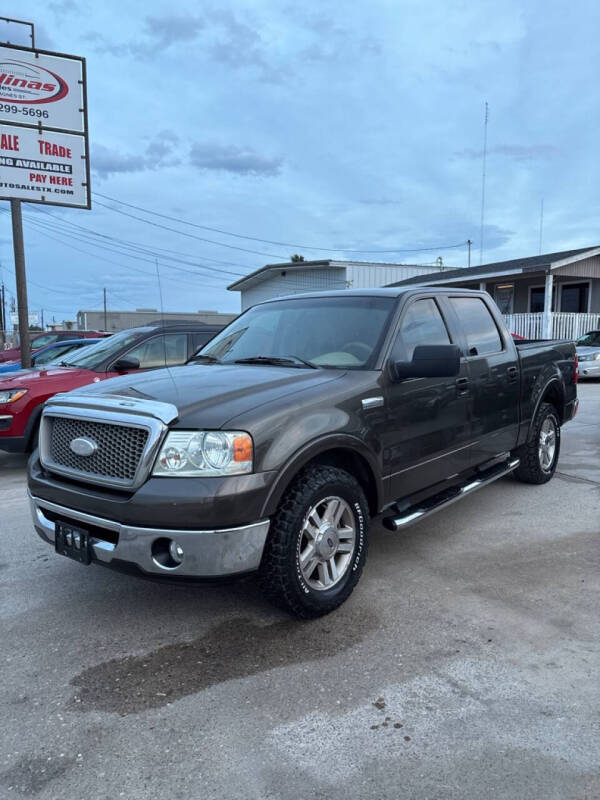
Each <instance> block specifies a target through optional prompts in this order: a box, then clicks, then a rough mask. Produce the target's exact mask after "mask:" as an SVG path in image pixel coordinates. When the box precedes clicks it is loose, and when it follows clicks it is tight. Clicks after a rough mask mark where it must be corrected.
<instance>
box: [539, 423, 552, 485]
mask: <svg viewBox="0 0 600 800" xmlns="http://www.w3.org/2000/svg"><path fill="white" fill-rule="evenodd" d="M555 453H556V425H555V424H554V421H553V420H552V419H551V418H550V417H547V418H546V419H545V420H544V424H543V425H542V427H541V429H540V439H539V443H538V458H539V460H540V467H541V468H542V469H543V470H544V472H548V470H549V469H550V467H551V466H552V462H553V461H554V454H555Z"/></svg>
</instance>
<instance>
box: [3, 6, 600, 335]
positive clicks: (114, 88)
mask: <svg viewBox="0 0 600 800" xmlns="http://www.w3.org/2000/svg"><path fill="white" fill-rule="evenodd" d="M3 13H5V14H7V15H9V16H12V17H19V18H23V19H28V20H30V21H33V22H34V23H35V24H36V27H37V44H38V46H39V47H42V48H46V49H51V50H53V49H55V50H58V51H62V52H66V53H74V54H76V55H83V56H85V57H86V58H87V67H88V100H89V125H90V138H91V145H90V149H91V161H92V189H93V191H94V192H96V193H100V194H102V195H106V196H108V197H111V198H115V199H117V200H119V201H122V202H124V203H129V204H132V205H134V206H139V207H140V208H144V209H148V210H150V211H155V212H159V213H161V214H164V215H167V216H170V217H174V218H176V219H178V220H181V221H184V220H185V221H187V222H193V223H195V224H196V225H203V226H208V227H212V228H219V229H221V230H226V231H231V232H234V233H239V234H243V235H245V236H253V237H257V238H259V239H267V240H272V241H277V242H285V243H290V245H293V246H288V245H287V244H286V245H283V246H282V245H275V244H265V243H261V242H258V241H251V240H245V239H236V238H233V237H230V236H225V235H223V234H219V233H211V232H209V231H206V230H202V229H200V228H193V227H188V226H186V225H184V224H181V222H173V221H170V220H167V219H164V218H159V217H152V216H149V215H148V214H145V213H141V212H139V211H137V210H135V209H132V208H127V207H124V206H117V207H118V208H120V210H121V211H124V212H127V213H128V214H131V215H134V216H138V217H143V218H144V219H146V220H149V221H151V222H154V223H157V224H160V225H164V226H167V227H171V228H176V229H178V230H181V231H182V232H184V233H186V234H188V235H187V236H186V235H183V234H181V235H180V234H177V233H173V232H171V231H168V230H164V229H161V228H158V227H154V226H153V225H150V224H147V223H144V222H142V221H139V220H137V219H132V218H131V217H126V216H124V215H123V214H119V213H116V212H115V211H113V210H111V208H105V207H102V206H100V205H99V202H102V203H105V204H106V205H108V206H115V204H114V203H112V201H107V200H105V199H103V198H101V197H99V196H98V195H96V196H95V201H99V202H94V208H93V210H92V211H82V210H63V209H60V208H53V209H45V210H44V211H39V210H38V206H35V205H34V204H24V220H25V223H24V224H25V240H26V257H27V267H28V274H29V277H30V285H29V296H30V309H31V310H36V309H38V308H41V307H44V308H45V309H46V319H48V317H49V316H52V314H54V315H55V316H56V318H57V319H62V318H64V317H73V316H74V314H75V312H76V311H77V310H78V309H80V308H88V309H91V308H100V307H101V302H102V287H103V286H106V287H107V289H108V301H109V308H120V309H126V308H134V307H155V308H156V307H159V305H160V294H159V289H158V286H157V280H156V276H155V266H154V263H153V257H152V256H151V255H148V254H141V253H140V252H139V251H137V252H136V255H137V259H136V260H134V259H132V258H130V257H127V256H126V255H124V254H123V252H109V251H108V250H100V249H97V248H95V247H93V246H92V245H91V244H89V243H87V242H86V243H84V242H82V241H80V240H79V239H75V238H73V237H74V236H82V235H84V232H82V231H81V230H78V229H76V228H74V227H72V224H74V225H80V226H85V227H87V228H89V229H91V230H93V231H96V232H98V233H102V234H106V235H108V236H112V237H118V238H120V239H126V240H128V241H130V242H136V243H140V244H142V245H143V246H144V247H146V248H149V249H151V250H154V251H156V252H158V251H159V248H160V249H161V252H162V251H168V252H171V253H175V252H176V253H177V256H176V257H177V258H181V259H182V260H187V261H188V262H190V261H191V262H194V263H193V265H190V264H189V263H188V264H187V265H184V264H181V263H179V267H180V268H182V269H185V270H188V271H185V272H184V271H177V270H174V269H171V268H169V267H167V266H166V264H163V263H162V261H161V262H160V267H159V271H160V276H161V283H162V294H163V304H164V309H165V310H169V311H175V310H181V311H192V310H197V309H199V308H216V309H219V310H221V311H237V310H238V309H239V295H238V294H237V293H232V292H228V291H227V290H226V286H227V284H228V283H230V282H231V281H233V280H235V279H236V278H237V277H238V276H240V275H242V274H246V273H247V272H250V271H252V270H253V269H256V268H257V267H259V266H262V265H263V264H265V263H269V262H275V261H280V260H287V258H288V257H289V256H290V255H291V254H292V253H294V252H301V253H303V254H304V255H305V257H306V258H309V257H312V258H315V257H324V256H335V257H339V258H344V257H354V258H358V259H360V260H385V261H402V262H417V263H425V262H432V261H434V260H435V258H436V257H437V256H442V257H443V259H444V263H446V264H449V265H454V266H462V265H466V260H467V251H466V247H460V248H449V247H448V246H450V245H456V244H458V243H461V242H465V241H466V240H467V239H469V238H470V239H472V240H473V262H472V263H474V264H477V263H479V247H480V208H481V173H482V158H481V155H482V146H483V117H484V103H485V101H486V100H487V101H488V102H489V129H488V162H487V184H486V213H485V220H486V223H485V229H484V253H483V259H484V261H485V262H489V261H496V260H501V259H505V258H516V257H519V256H528V255H535V254H536V253H537V252H538V251H539V225H540V203H541V200H542V198H543V199H544V229H543V251H544V252H551V251H557V250H563V249H569V248H574V247H581V246H586V245H595V244H599V243H600V234H599V232H598V219H599V213H598V212H599V206H600V200H599V196H600V193H599V189H598V187H599V185H600V181H599V174H598V129H599V126H598V123H599V115H600V113H599V104H598V100H599V96H598V95H599V91H598V87H599V85H600V82H599V81H598V72H597V71H598V50H599V45H598V30H599V29H600V4H598V3H596V2H593V0H588V2H580V1H579V0H575V2H572V3H570V4H569V5H568V6H566V5H565V3H564V2H562V0H561V2H558V0H527V2H526V1H525V0H521V2H514V1H513V0H505V2H502V3H499V2H497V0H493V1H492V2H485V1H482V0H477V2H470V1H469V2H453V3H448V2H447V0H437V2H436V1H433V0H432V2H427V3H424V2H422V0H402V1H401V2H400V1H399V0H389V1H388V2H385V1H384V0H371V2H369V3H366V2H364V3H356V2H352V1H351V0H319V2H312V3H311V2H305V3H302V4H299V3H298V4H292V3H287V2H261V0H239V1H238V2H234V3H232V2H228V0H220V2H218V3H217V2H215V3H210V2H205V3H198V2H186V1H185V0H183V1H181V0H180V2H178V3H172V2H171V3H166V2H158V1H157V0H145V2H144V3H141V2H138V3H133V2H123V0H120V2H116V1H115V0H103V2H102V3H90V2H81V1H80V0H64V1H63V2H60V0H56V1H55V2H49V3H44V4H41V3H39V2H35V1H34V0H19V2H18V3H17V2H14V0H13V2H12V3H11V2H9V3H7V4H5V10H4V12H3ZM0 207H2V209H3V210H4V211H5V210H6V209H7V208H8V203H7V202H1V203H0ZM48 212H50V213H52V214H53V215H54V218H50V217H49V216H47V213H48ZM71 223H72V224H71ZM48 224H50V227H49V228H48V227H46V228H41V227H40V225H46V226H48ZM0 226H1V227H0V247H1V249H0V258H1V261H2V268H3V276H4V279H5V281H6V282H7V284H8V289H9V293H10V292H12V291H13V290H14V277H13V256H12V243H11V234H10V219H9V217H8V215H7V214H6V213H2V214H0ZM48 236H55V237H60V238H61V239H62V240H61V241H58V240H57V238H53V239H51V238H48ZM193 237H201V238H203V239H211V240H214V241H217V242H222V243H223V245H225V244H228V245H230V248H233V247H238V248H245V249H247V250H255V251H261V252H260V253H252V252H245V251H244V250H237V249H230V248H227V247H225V246H223V245H218V244H212V243H210V242H207V241H199V240H198V239H197V238H193ZM104 241H105V243H106V245H107V247H111V248H113V250H117V251H121V250H122V247H123V246H122V245H116V246H115V245H114V243H110V241H109V240H104ZM308 246H312V247H320V248H339V249H337V250H335V251H334V252H331V253H330V252H328V251H326V250H311V249H309V247H308ZM446 247H448V249H445V248H446ZM73 248H79V249H78V250H76V249H73ZM344 248H346V250H345V249H344ZM410 248H434V249H432V250H431V251H430V252H424V253H415V254H410V253H406V252H405V253H403V252H397V254H394V253H387V254H384V255H382V254H380V255H377V254H376V253H372V254H368V253H365V254H363V255H354V256H352V255H351V254H350V253H349V252H348V251H349V250H363V251H367V250H373V251H375V250H394V249H398V250H399V251H400V250H403V249H406V250H408V249H410ZM82 251H85V252H82ZM139 259H147V260H139ZM198 264H203V265H204V268H203V269H202V272H201V271H200V268H199V267H198V266H197V265H198Z"/></svg>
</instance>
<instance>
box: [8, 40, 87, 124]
mask: <svg viewBox="0 0 600 800" xmlns="http://www.w3.org/2000/svg"><path fill="white" fill-rule="evenodd" d="M0 122H14V123H17V124H19V123H20V124H21V125H36V124H37V123H38V122H41V123H42V125H43V126H44V127H48V128H59V129H62V130H66V131H73V132H77V133H83V132H84V130H85V117H84V84H83V59H81V58H76V57H75V56H58V55H51V54H48V53H46V52H42V51H41V50H35V51H34V50H28V49H21V48H17V47H11V46H4V45H3V46H1V47H0Z"/></svg>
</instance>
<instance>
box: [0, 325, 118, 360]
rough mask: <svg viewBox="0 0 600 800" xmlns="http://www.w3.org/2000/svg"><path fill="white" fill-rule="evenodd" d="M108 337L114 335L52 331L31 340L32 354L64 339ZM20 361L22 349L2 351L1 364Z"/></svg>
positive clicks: (92, 332) (93, 332)
mask: <svg viewBox="0 0 600 800" xmlns="http://www.w3.org/2000/svg"><path fill="white" fill-rule="evenodd" d="M106 336H112V334H111V333H106V332H105V331H52V332H51V333H40V334H39V335H37V336H33V337H32V339H31V342H30V345H31V352H32V353H35V352H37V351H38V350H39V349H40V348H41V347H45V346H46V345H47V344H54V342H61V341H63V339H65V340H66V339H102V338H104V337H106ZM20 360H21V348H20V347H8V348H6V349H5V350H0V363H3V362H4V361H20Z"/></svg>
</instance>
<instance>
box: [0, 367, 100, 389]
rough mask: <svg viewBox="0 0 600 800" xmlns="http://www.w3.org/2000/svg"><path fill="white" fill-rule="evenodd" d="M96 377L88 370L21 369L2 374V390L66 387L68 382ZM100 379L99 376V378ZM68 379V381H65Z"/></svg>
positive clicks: (66, 368)
mask: <svg viewBox="0 0 600 800" xmlns="http://www.w3.org/2000/svg"><path fill="white" fill-rule="evenodd" d="M94 375H96V373H94V372H90V370H88V369H74V368H73V367H52V369H21V370H19V371H18V372H8V373H6V374H5V375H2V374H1V373H0V388H2V389H13V388H14V389H19V388H31V387H32V386H34V385H36V386H37V385H41V384H42V382H43V385H44V386H46V385H50V383H51V382H55V383H57V384H59V385H60V384H62V385H63V386H64V385H65V382H66V383H68V380H69V379H71V380H78V379H81V378H86V377H87V379H88V380H91V376H94ZM98 377H99V376H98ZM65 379H66V381H65Z"/></svg>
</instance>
